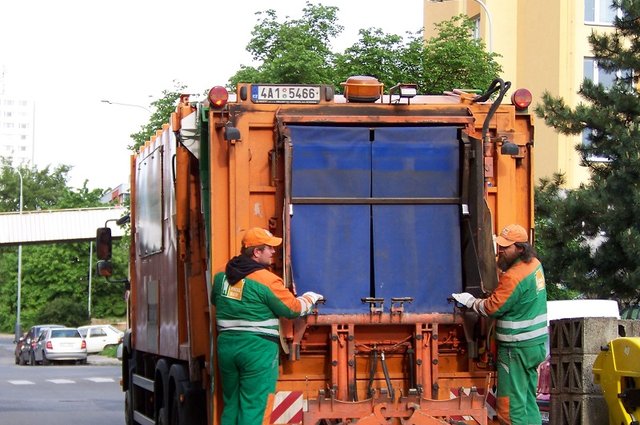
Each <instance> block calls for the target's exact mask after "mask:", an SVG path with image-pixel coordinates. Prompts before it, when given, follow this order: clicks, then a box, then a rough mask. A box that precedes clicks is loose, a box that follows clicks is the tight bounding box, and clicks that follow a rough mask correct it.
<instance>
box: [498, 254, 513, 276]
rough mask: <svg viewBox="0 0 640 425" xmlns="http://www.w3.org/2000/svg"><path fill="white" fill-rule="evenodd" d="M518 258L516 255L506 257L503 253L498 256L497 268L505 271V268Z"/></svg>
mask: <svg viewBox="0 0 640 425" xmlns="http://www.w3.org/2000/svg"><path fill="white" fill-rule="evenodd" d="M517 259H518V257H515V258H507V257H505V256H503V255H500V256H498V262H497V263H498V268H499V269H500V270H501V271H503V272H506V271H507V270H509V267H511V266H512V265H513V263H515V261H516V260H517Z"/></svg>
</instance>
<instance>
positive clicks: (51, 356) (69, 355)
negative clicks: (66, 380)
mask: <svg viewBox="0 0 640 425" xmlns="http://www.w3.org/2000/svg"><path fill="white" fill-rule="evenodd" d="M45 355H46V356H47V360H86V359H87V352H86V351H80V352H74V351H69V352H57V351H45Z"/></svg>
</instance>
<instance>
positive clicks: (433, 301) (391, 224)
mask: <svg viewBox="0 0 640 425" xmlns="http://www.w3.org/2000/svg"><path fill="white" fill-rule="evenodd" d="M458 208H459V207H458V206H457V205H375V206H374V207H373V252H374V265H375V271H374V276H375V296H376V297H380V298H384V299H385V300H386V301H385V304H386V305H389V301H390V299H391V298H392V297H413V298H414V301H413V303H411V304H405V309H406V310H407V311H410V312H417V313H431V312H441V313H442V312H450V311H451V305H450V304H449V303H448V302H447V297H450V296H451V293H453V292H461V291H462V271H461V259H460V224H459V218H458V216H459V213H458Z"/></svg>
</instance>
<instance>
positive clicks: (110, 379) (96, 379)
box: [84, 378, 115, 382]
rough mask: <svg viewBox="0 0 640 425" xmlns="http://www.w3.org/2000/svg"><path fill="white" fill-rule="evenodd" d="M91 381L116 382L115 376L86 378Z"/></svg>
mask: <svg viewBox="0 0 640 425" xmlns="http://www.w3.org/2000/svg"><path fill="white" fill-rule="evenodd" d="M84 379H86V380H87V381H91V382H115V381H114V380H113V378H84Z"/></svg>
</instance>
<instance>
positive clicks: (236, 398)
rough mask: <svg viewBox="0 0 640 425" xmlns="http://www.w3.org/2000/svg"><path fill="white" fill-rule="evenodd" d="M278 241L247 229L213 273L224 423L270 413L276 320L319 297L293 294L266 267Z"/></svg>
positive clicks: (300, 311) (245, 422)
mask: <svg viewBox="0 0 640 425" xmlns="http://www.w3.org/2000/svg"><path fill="white" fill-rule="evenodd" d="M281 243H282V238H278V237H275V236H273V235H272V234H271V233H270V232H269V231H267V230H265V229H262V228H259V227H254V228H251V229H249V230H247V231H246V233H245V234H244V237H243V239H242V250H241V253H240V255H238V256H236V257H234V258H232V259H231V260H230V261H229V262H228V263H227V265H226V268H225V271H224V272H220V273H217V274H216V275H215V277H214V281H213V289H212V292H211V303H212V304H213V305H215V307H216V324H217V329H218V345H217V346H218V367H219V370H220V376H221V379H222V397H223V401H224V407H223V410H222V425H255V424H261V423H263V419H264V418H265V416H268V415H270V414H271V412H265V408H266V405H267V398H268V396H269V394H270V393H273V392H274V391H275V389H276V381H277V380H278V363H279V361H278V360H279V350H280V339H279V320H278V318H279V317H286V318H289V319H291V318H295V317H299V316H304V315H306V314H308V313H310V312H311V310H312V308H313V306H314V304H315V303H316V302H317V301H318V300H319V299H321V298H322V295H320V294H316V293H315V292H306V293H305V294H303V295H302V296H299V297H296V296H295V295H294V294H293V293H291V291H290V290H289V289H287V288H286V287H285V286H284V282H283V281H282V279H281V278H280V277H279V276H277V275H275V274H274V273H272V272H271V271H269V266H270V265H271V260H272V257H273V254H274V253H275V247H276V246H279V245H280V244H281Z"/></svg>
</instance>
